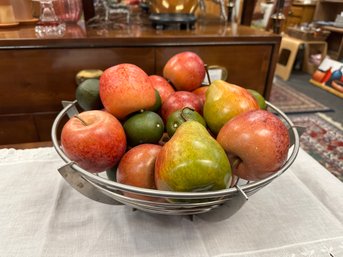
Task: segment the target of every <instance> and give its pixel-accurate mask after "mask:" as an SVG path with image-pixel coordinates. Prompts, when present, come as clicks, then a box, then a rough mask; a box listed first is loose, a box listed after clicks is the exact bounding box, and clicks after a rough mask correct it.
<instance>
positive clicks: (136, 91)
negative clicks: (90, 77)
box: [99, 63, 156, 119]
mask: <svg viewBox="0 0 343 257" xmlns="http://www.w3.org/2000/svg"><path fill="white" fill-rule="evenodd" d="M99 94H100V98H101V101H102V103H103V105H104V107H105V108H106V110H107V111H109V112H110V113H112V114H113V115H114V116H115V117H117V118H118V119H123V118H125V117H126V116H127V115H128V114H130V113H133V112H136V111H139V110H141V109H149V108H150V107H152V106H153V105H154V104H155V101H156V97H155V89H154V87H153V86H152V84H151V82H150V79H149V76H148V75H147V74H146V73H145V72H144V71H143V70H142V69H141V68H139V67H138V66H136V65H134V64H129V63H122V64H118V65H115V66H112V67H110V68H108V69H107V70H105V71H104V72H103V74H102V75H101V77H100V84H99Z"/></svg>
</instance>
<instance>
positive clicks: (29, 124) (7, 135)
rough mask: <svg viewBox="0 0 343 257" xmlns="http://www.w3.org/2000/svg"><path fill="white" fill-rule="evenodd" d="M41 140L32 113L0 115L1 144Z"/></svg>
mask: <svg viewBox="0 0 343 257" xmlns="http://www.w3.org/2000/svg"><path fill="white" fill-rule="evenodd" d="M36 141H39V136H38V134H37V130H36V127H35V123H34V118H33V116H32V115H2V116H0V145H6V144H20V143H24V142H36Z"/></svg>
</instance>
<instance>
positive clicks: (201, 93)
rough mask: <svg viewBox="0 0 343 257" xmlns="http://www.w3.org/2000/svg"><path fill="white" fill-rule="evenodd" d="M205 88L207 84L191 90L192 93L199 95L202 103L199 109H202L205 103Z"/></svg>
mask: <svg viewBox="0 0 343 257" xmlns="http://www.w3.org/2000/svg"><path fill="white" fill-rule="evenodd" d="M207 89H208V86H203V87H198V88H197V89H195V90H193V91H192V93H193V94H196V95H197V96H199V98H200V100H201V103H202V107H201V109H203V107H204V104H205V100H206V91H207Z"/></svg>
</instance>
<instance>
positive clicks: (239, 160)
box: [231, 157, 242, 170]
mask: <svg viewBox="0 0 343 257" xmlns="http://www.w3.org/2000/svg"><path fill="white" fill-rule="evenodd" d="M241 162H242V160H241V159H240V158H238V157H235V158H233V159H232V165H231V168H232V169H233V170H234V169H236V168H237V166H238V165H239V164H240V163H241Z"/></svg>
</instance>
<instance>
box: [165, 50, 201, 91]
mask: <svg viewBox="0 0 343 257" xmlns="http://www.w3.org/2000/svg"><path fill="white" fill-rule="evenodd" d="M205 74H206V69H205V64H204V62H203V60H202V59H201V58H200V57H199V55H197V54H196V53H193V52H189V51H187V52H182V53H178V54H176V55H174V56H172V57H171V58H170V59H169V60H168V61H167V63H166V64H165V66H164V67H163V77H165V78H166V79H168V80H169V81H171V83H172V84H173V85H174V87H175V88H176V90H178V91H193V90H194V89H196V88H198V87H200V86H201V83H202V82H203V80H204V78H205Z"/></svg>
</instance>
